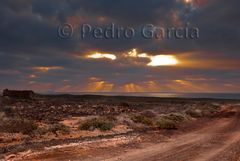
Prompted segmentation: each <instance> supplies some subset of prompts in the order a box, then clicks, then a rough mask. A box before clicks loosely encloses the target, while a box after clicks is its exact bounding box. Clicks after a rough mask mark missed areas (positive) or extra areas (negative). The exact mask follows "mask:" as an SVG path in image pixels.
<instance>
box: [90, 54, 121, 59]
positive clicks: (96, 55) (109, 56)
mask: <svg viewBox="0 0 240 161" xmlns="http://www.w3.org/2000/svg"><path fill="white" fill-rule="evenodd" d="M87 57H88V58H93V59H101V58H106V59H111V60H115V59H117V57H116V56H115V55H113V54H103V53H99V52H96V53H94V54H91V55H87Z"/></svg>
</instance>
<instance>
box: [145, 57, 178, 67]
mask: <svg viewBox="0 0 240 161" xmlns="http://www.w3.org/2000/svg"><path fill="white" fill-rule="evenodd" d="M150 59H151V62H150V63H148V64H147V65H148V66H171V65H176V64H178V60H177V59H176V58H175V57H174V56H173V55H156V56H151V57H150Z"/></svg>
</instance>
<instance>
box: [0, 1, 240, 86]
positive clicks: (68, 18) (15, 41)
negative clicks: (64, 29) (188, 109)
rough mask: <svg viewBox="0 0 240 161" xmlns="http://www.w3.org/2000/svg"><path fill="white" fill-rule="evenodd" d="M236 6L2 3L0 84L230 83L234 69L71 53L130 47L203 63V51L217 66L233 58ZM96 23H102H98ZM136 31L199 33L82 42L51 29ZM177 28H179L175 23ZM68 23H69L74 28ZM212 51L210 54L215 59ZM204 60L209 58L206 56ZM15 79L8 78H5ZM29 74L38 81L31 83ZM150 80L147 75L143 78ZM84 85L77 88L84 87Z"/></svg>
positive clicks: (234, 3) (222, 3) (236, 46)
mask: <svg viewBox="0 0 240 161" xmlns="http://www.w3.org/2000/svg"><path fill="white" fill-rule="evenodd" d="M239 5H240V2H239V1H237V0H229V1H227V2H226V1H224V0H211V1H209V3H208V2H206V4H205V5H202V6H198V5H196V4H194V6H189V5H186V4H183V3H182V1H180V0H179V1H177V0H150V1H149V0H131V1H129V0H121V1H113V0H94V1H89V0H61V1H60V0H52V1H49V0H18V1H15V0H2V1H1V6H0V21H1V23H0V35H1V36H0V84H1V86H4V85H6V86H10V87H11V85H12V84H19V86H20V85H21V84H24V83H26V82H29V81H33V80H34V81H38V82H40V83H52V84H54V83H55V84H58V85H59V86H61V84H62V81H63V80H64V79H67V80H68V81H69V82H70V83H72V84H78V82H81V81H82V82H84V81H87V80H88V78H89V77H93V76H95V77H99V78H101V79H103V80H106V81H110V82H113V83H115V84H121V85H123V84H124V83H131V82H136V83H137V82H138V81H140V82H144V81H148V80H150V79H154V80H157V81H159V82H161V81H163V82H167V81H171V80H177V79H184V78H185V77H187V76H188V75H196V76H198V75H201V76H204V77H207V78H209V77H213V78H215V79H217V80H218V82H222V83H224V82H236V80H238V77H239V76H240V74H239V68H238V67H233V68H231V69H229V70H226V69H224V70H223V69H222V68H220V69H216V68H214V69H213V68H212V69H201V68H198V67H195V68H165V67H163V68H149V67H146V66H138V65H133V64H126V62H127V61H126V60H124V59H123V58H121V60H117V61H106V60H86V59H84V58H82V59H79V58H76V57H74V56H73V55H78V56H81V55H84V54H87V52H88V51H91V50H93V49H94V50H99V51H102V52H110V53H113V54H116V55H120V54H122V53H123V52H127V51H129V50H131V49H132V48H138V50H139V51H141V52H148V53H151V54H162V53H163V54H164V53H172V54H181V53H185V52H191V53H192V56H193V57H194V52H198V51H201V52H202V55H201V56H199V55H196V56H195V57H196V58H198V57H199V58H205V59H208V58H209V53H214V56H216V57H218V56H220V57H221V59H222V60H219V61H224V60H223V59H225V58H229V59H231V58H232V59H233V60H234V59H239V52H240V50H239V42H240V40H239V39H240V29H239V27H238V26H239V25H240V21H239V20H238V19H239V17H240V10H239V9H238V8H239ZM101 17H103V18H104V21H99V19H100V18H101ZM112 22H114V23H116V24H118V25H119V26H130V27H137V28H138V27H140V26H142V25H146V24H148V23H150V24H154V25H162V26H168V27H174V26H181V25H183V26H184V25H185V24H186V22H189V24H190V25H191V26H195V27H198V28H199V30H200V39H199V40H176V39H169V40H165V39H164V40H145V39H143V38H142V37H141V36H139V35H138V36H136V37H135V38H134V39H133V40H126V39H124V38H122V39H117V40H94V39H86V40H81V39H79V38H78V37H73V38H70V39H60V38H59V37H58V35H57V28H58V25H59V24H62V23H76V24H77V25H79V24H82V23H91V24H93V25H100V26H108V25H109V24H110V23H112ZM178 22H180V24H177V23H178ZM76 24H73V25H76ZM216 53H217V54H216ZM211 59H214V58H212V57H211ZM37 66H50V67H51V66H60V67H63V69H62V70H50V71H49V72H45V73H44V72H39V71H35V70H33V69H32V68H33V67H37ZM11 73H14V74H11ZM31 74H35V75H37V76H38V77H36V78H35V79H30V78H29V77H28V76H29V75H31ZM147 75H149V78H148V77H145V76H147ZM83 84H84V83H83ZM1 86H0V88H3V87H1Z"/></svg>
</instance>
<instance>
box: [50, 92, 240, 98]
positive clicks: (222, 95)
mask: <svg viewBox="0 0 240 161" xmlns="http://www.w3.org/2000/svg"><path fill="white" fill-rule="evenodd" d="M52 94H71V95H103V96H136V97H160V98H210V99H239V100H240V93H165V92H164V93H163V92H77V93H76V92H71V93H52Z"/></svg>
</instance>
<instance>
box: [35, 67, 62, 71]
mask: <svg viewBox="0 0 240 161" xmlns="http://www.w3.org/2000/svg"><path fill="white" fill-rule="evenodd" d="M32 69H33V70H37V71H40V72H48V71H49V70H61V69H63V67H61V66H39V67H33V68H32Z"/></svg>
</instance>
